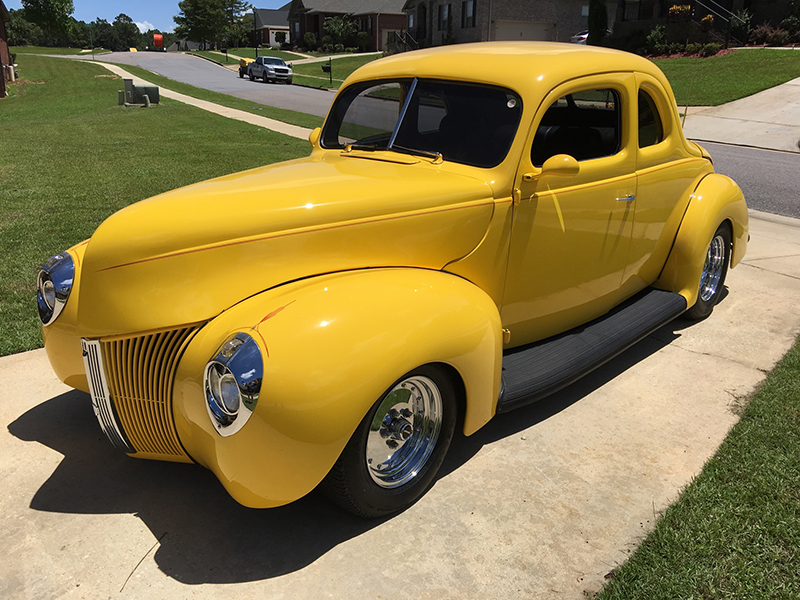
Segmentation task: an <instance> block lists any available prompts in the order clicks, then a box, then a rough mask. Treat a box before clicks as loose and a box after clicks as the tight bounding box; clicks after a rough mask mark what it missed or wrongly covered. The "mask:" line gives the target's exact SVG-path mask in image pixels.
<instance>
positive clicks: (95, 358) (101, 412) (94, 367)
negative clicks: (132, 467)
mask: <svg viewBox="0 0 800 600" xmlns="http://www.w3.org/2000/svg"><path fill="white" fill-rule="evenodd" d="M81 344H82V345H83V364H84V366H85V367H86V378H87V379H88V380H89V390H90V391H91V394H92V409H94V414H95V416H96V417H97V420H98V422H99V423H100V428H101V429H102V430H103V433H105V434H106V436H107V437H108V439H109V440H111V443H112V444H113V445H114V447H115V448H117V449H118V450H122V451H123V452H126V453H128V454H131V453H133V452H136V450H134V448H133V446H131V443H130V441H129V440H128V438H127V436H126V435H125V432H124V431H123V429H122V427H120V425H119V419H118V418H117V415H116V412H115V411H114V404H113V402H112V401H111V394H110V393H109V391H108V382H107V380H106V375H105V371H104V370H103V361H102V358H101V351H100V342H97V341H88V340H81Z"/></svg>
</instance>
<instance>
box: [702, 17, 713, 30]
mask: <svg viewBox="0 0 800 600" xmlns="http://www.w3.org/2000/svg"><path fill="white" fill-rule="evenodd" d="M700 27H702V28H703V31H711V30H712V29H714V15H706V16H705V17H703V18H702V19H700Z"/></svg>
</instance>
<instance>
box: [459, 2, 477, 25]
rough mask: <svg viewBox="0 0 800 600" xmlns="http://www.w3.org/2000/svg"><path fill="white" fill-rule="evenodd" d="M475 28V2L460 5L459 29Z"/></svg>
mask: <svg viewBox="0 0 800 600" xmlns="http://www.w3.org/2000/svg"><path fill="white" fill-rule="evenodd" d="M468 27H475V0H466V1H465V2H462V3H461V28H462V29H466V28H468Z"/></svg>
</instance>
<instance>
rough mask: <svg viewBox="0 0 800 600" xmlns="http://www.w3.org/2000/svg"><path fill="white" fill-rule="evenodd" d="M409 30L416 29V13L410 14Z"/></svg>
mask: <svg viewBox="0 0 800 600" xmlns="http://www.w3.org/2000/svg"><path fill="white" fill-rule="evenodd" d="M408 28H409V29H414V13H408Z"/></svg>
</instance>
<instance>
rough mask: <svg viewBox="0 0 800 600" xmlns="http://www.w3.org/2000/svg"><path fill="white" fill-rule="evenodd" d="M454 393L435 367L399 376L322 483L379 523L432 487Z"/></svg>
mask: <svg viewBox="0 0 800 600" xmlns="http://www.w3.org/2000/svg"><path fill="white" fill-rule="evenodd" d="M456 413H457V408H456V395H455V388H454V387H453V384H452V382H451V380H450V379H449V378H448V377H447V375H446V374H445V373H444V372H443V371H442V370H441V369H440V368H438V367H434V366H432V365H426V366H423V367H419V368H418V369H415V370H413V371H411V372H410V373H407V374H406V375H403V377H401V378H400V379H399V380H398V381H397V382H395V383H394V385H392V386H391V387H390V388H389V389H388V390H387V391H386V393H384V394H383V396H381V397H380V398H379V399H378V401H377V402H376V403H375V404H374V405H373V406H372V408H371V409H370V411H369V412H368V413H367V415H366V416H365V417H364V419H363V420H362V421H361V423H360V424H359V426H358V428H357V429H356V431H355V433H354V434H353V436H352V437H351V438H350V441H349V442H348V443H347V446H345V449H344V450H343V451H342V454H341V456H340V457H339V460H337V461H336V464H335V465H334V466H333V468H332V469H331V471H330V473H328V475H327V476H326V477H325V479H324V480H323V482H322V485H321V489H322V491H323V492H324V493H325V495H326V496H327V497H328V498H329V499H330V500H332V501H333V502H335V503H336V504H338V505H339V506H341V507H342V508H344V509H345V510H347V511H349V512H352V513H353V514H356V515H359V516H362V517H370V518H374V517H382V516H386V515H390V514H392V513H396V512H399V511H401V510H403V509H405V508H407V507H409V506H411V505H412V504H413V503H414V502H416V501H417V500H418V499H419V498H420V497H421V496H422V495H423V494H424V493H425V492H426V491H428V489H429V488H430V487H431V486H432V485H433V481H434V478H435V476H436V473H437V472H438V470H439V467H440V466H441V464H442V461H443V460H444V456H445V454H446V453H447V449H448V447H449V446H450V441H451V440H452V439H453V432H454V431H455V424H456V417H457V414H456Z"/></svg>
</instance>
